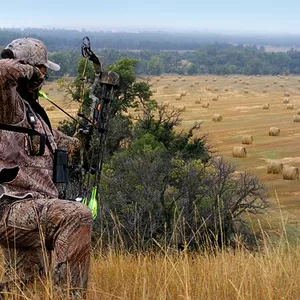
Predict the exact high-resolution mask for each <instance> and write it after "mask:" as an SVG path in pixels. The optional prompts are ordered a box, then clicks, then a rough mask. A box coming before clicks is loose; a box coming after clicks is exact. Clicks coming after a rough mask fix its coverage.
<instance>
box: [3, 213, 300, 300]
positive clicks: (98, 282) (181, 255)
mask: <svg viewBox="0 0 300 300" xmlns="http://www.w3.org/2000/svg"><path fill="white" fill-rule="evenodd" d="M116 232H117V231H116ZM116 234H117V233H116ZM276 235H277V238H276V243H274V238H273V236H271V235H270V234H269V233H268V232H267V231H264V230H263V229H262V228H261V236H262V240H260V241H259V242H258V243H259V251H255V252H253V251H249V250H247V249H246V248H245V247H243V245H241V244H237V248H235V249H218V250H217V249H214V250H215V251H212V250H213V249H209V250H208V251H203V252H190V251H187V249H183V250H182V251H178V250H174V249H172V248H165V247H161V248H160V250H159V251H155V252H154V251H149V252H147V253H135V254H132V253H128V252H126V250H124V251H122V249H121V247H119V248H118V250H116V248H115V246H116V245H115V244H113V247H112V245H107V247H106V248H105V249H106V250H105V252H104V251H103V249H102V248H98V250H94V253H93V257H92V261H91V270H90V283H89V288H88V294H87V299H89V300H90V299H101V300H117V299H122V300H152V299H153V300H154V299H155V300H156V299H166V300H167V299H170V300H177V299H178V300H180V299H186V300H196V299H199V300H200V299H207V300H216V299H247V300H250V299H260V300H264V299H268V300H270V299H272V300H273V299H300V276H298V274H299V272H300V245H298V244H297V243H295V244H292V243H290V242H289V239H288V235H287V230H286V224H285V220H284V217H283V216H282V215H281V218H280V219H279V229H277V232H276ZM114 240H118V238H116V239H114ZM98 245H99V244H98ZM158 246H159V245H158ZM5 297H6V298H5V299H16V300H17V299H47V300H49V299H66V298H65V296H59V295H58V294H57V293H56V292H55V291H54V290H53V289H52V287H51V282H49V281H47V280H46V281H39V280H37V281H36V282H35V283H33V284H32V285H30V286H26V287H21V286H20V285H18V284H17V283H16V287H15V288H14V289H13V290H12V291H11V292H10V293H9V294H7V295H6V296H5Z"/></svg>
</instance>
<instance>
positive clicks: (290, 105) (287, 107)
mask: <svg viewBox="0 0 300 300" xmlns="http://www.w3.org/2000/svg"><path fill="white" fill-rule="evenodd" d="M286 109H294V105H293V104H287V105H286Z"/></svg>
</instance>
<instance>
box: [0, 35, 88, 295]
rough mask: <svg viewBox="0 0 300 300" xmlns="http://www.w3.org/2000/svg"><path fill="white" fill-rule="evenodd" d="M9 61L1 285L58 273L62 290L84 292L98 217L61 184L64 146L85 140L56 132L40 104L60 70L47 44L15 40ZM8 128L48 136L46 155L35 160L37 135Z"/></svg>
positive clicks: (2, 114)
mask: <svg viewBox="0 0 300 300" xmlns="http://www.w3.org/2000/svg"><path fill="white" fill-rule="evenodd" d="M1 56H2V58H3V59H1V60H0V245H1V248H2V249H3V253H4V260H5V262H4V263H5V268H4V269H5V272H4V277H3V280H2V284H1V286H2V287H4V288H7V289H9V286H10V285H13V284H14V283H15V281H16V279H17V280H19V281H21V282H22V283H25V284H26V283H27V282H29V281H31V280H32V279H34V278H37V276H46V275H47V276H48V275H49V274H50V276H51V280H52V282H53V283H54V284H55V285H56V286H58V287H59V288H60V289H61V290H64V289H69V290H74V291H75V290H77V291H82V293H81V294H84V290H85V289H86V288H87V283H88V272H89V261H90V251H91V233H92V222H93V219H92V216H91V212H90V210H89V209H88V208H87V207H86V206H85V205H83V204H81V203H78V202H73V201H66V200H60V199H58V191H57V188H56V185H55V183H54V182H53V160H54V153H55V151H56V149H61V150H66V151H69V150H70V149H71V148H73V149H74V148H79V147H80V142H79V141H78V140H77V139H76V138H73V137H68V136H66V135H64V134H63V133H61V132H59V131H58V130H56V129H52V128H51V124H50V122H49V119H48V117H47V115H46V113H45V111H44V110H43V109H42V108H41V107H40V105H39V104H38V103H37V101H36V100H37V91H38V90H39V89H40V87H41V86H42V83H43V81H44V73H45V70H46V68H50V69H52V70H59V66H58V65H57V64H55V63H53V62H51V61H49V60H48V58H47V49H46V47H45V45H44V44H43V43H42V42H41V41H39V40H36V39H32V38H22V39H17V40H14V41H13V42H11V43H10V44H9V45H8V46H7V47H6V48H5V49H4V50H3V52H2V54H1ZM28 112H30V113H31V115H33V119H34V122H30V120H29V119H28ZM3 124H8V125H13V126H14V127H15V128H17V127H23V128H26V129H33V130H34V131H35V132H38V133H41V134H43V136H45V137H46V146H45V149H44V151H43V154H42V155H32V151H33V150H32V149H35V147H34V146H36V145H32V144H34V143H35V142H34V139H32V138H31V137H30V136H29V134H27V133H26V132H25V133H24V132H16V131H11V130H9V129H8V130H6V127H5V125H3ZM1 126H2V127H1ZM14 127H13V128H14ZM1 128H2V129H1ZM3 128H5V129H3ZM74 294H76V293H74ZM79 294H80V293H79ZM0 298H1V295H0Z"/></svg>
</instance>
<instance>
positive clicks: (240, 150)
mask: <svg viewBox="0 0 300 300" xmlns="http://www.w3.org/2000/svg"><path fill="white" fill-rule="evenodd" d="M232 156H233V157H241V158H244V157H246V156H247V150H246V148H245V147H234V148H233V150H232Z"/></svg>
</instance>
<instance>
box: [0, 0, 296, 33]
mask: <svg viewBox="0 0 300 300" xmlns="http://www.w3.org/2000/svg"><path fill="white" fill-rule="evenodd" d="M2 2H3V3H1V10H0V28H26V27H36V28H49V29H53V28H55V29H59V28H60V29H61V28H65V29H78V30H82V29H85V30H96V31H98V30H104V31H106V30H115V31H144V30H148V31H151V30H154V31H156V30H162V31H200V32H217V33H236V34H240V33H242V34H248V33H249V34H251V33H262V34H264V33H269V34H272V33H274V34H276V33H280V34H282V33H287V34H300V13H299V12H300V1H299V0H285V1H284V0H280V1H278V0H248V1H245V0H239V1H237V0H224V1H222V0H205V1H202V0H181V1H178V0H127V1H126V0H125V1H124V0H122V1H121V0H113V1H108V0H102V1H101V0H87V1H78V0H72V1H71V0H49V1H40V0H39V1H36V0H14V1H2Z"/></svg>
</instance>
